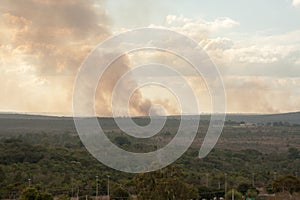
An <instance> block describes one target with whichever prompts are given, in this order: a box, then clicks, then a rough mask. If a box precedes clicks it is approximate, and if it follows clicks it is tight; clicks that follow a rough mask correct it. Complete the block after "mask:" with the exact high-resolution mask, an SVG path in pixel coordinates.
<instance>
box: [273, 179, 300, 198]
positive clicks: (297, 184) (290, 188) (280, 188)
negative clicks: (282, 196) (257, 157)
mask: <svg viewBox="0 0 300 200" xmlns="http://www.w3.org/2000/svg"><path fill="white" fill-rule="evenodd" d="M273 190H274V192H289V193H290V194H291V195H292V194H293V193H294V192H299V191H300V179H298V178H296V177H294V176H291V175H287V176H284V177H281V178H279V179H276V180H275V181H274V182H273Z"/></svg>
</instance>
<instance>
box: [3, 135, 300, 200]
mask: <svg viewBox="0 0 300 200" xmlns="http://www.w3.org/2000/svg"><path fill="white" fill-rule="evenodd" d="M111 140H112V141H113V142H115V143H116V144H117V145H119V146H120V147H123V148H129V146H134V142H133V141H131V140H129V139H126V137H124V136H122V135H119V134H115V135H113V134H112V135H111ZM138 148H139V150H141V151H144V149H141V148H146V150H149V149H155V148H156V147H153V146H152V144H151V143H150V144H147V145H146V144H145V145H144V144H140V145H138ZM197 156H198V149H192V148H191V149H189V150H188V151H187V152H186V153H185V154H184V156H183V157H181V158H180V159H179V160H177V161H176V163H174V164H172V165H171V166H169V167H167V168H165V169H163V170H158V171H156V172H152V173H146V174H138V175H135V174H127V173H123V172H118V171H115V170H113V169H110V168H108V167H106V166H104V165H102V164H101V163H99V162H98V161H97V160H96V159H94V158H93V157H92V156H91V155H90V154H89V153H88V152H87V151H86V149H85V148H84V146H83V145H82V144H81V142H80V140H79V138H78V137H77V136H76V135H74V134H71V133H64V134H24V135H20V136H16V137H13V138H10V137H6V138H2V139H1V140H0V198H14V197H21V196H22V195H23V196H24V191H27V192H28V190H29V191H31V192H32V191H33V192H34V193H35V194H37V196H38V194H39V195H48V197H47V198H50V196H52V197H53V196H62V197H72V196H77V195H78V196H85V195H89V196H95V195H96V188H97V185H98V188H99V189H98V194H99V195H107V191H108V176H109V182H110V191H111V196H112V198H111V199H113V198H114V197H115V199H117V198H118V197H124V198H125V199H126V198H129V196H131V195H137V196H138V197H139V199H152V196H151V195H152V194H155V195H157V198H156V199H174V198H175V199H200V198H207V199H209V198H212V196H224V194H225V190H226V192H230V191H231V189H232V188H235V189H236V190H237V194H238V193H241V194H242V195H250V194H251V195H257V191H256V190H255V188H258V187H265V188H266V189H267V191H268V192H269V193H273V192H279V191H282V190H285V191H290V192H291V193H292V192H296V191H299V188H300V187H299V179H297V178H296V176H298V174H297V173H298V172H299V171H298V170H299V166H300V153H299V150H298V149H297V148H293V147H290V148H289V149H288V151H285V152H273V153H271V154H265V153H261V152H259V151H256V150H253V149H252V150H251V149H247V150H240V151H233V150H229V149H215V150H213V151H212V152H211V153H210V154H209V156H207V157H206V158H204V159H199V158H198V157H197ZM96 176H98V177H97V178H96ZM29 186H30V187H29ZM28 187H29V189H28ZM26 188H27V189H26ZM30 188H34V189H31V190H30ZM187 191H188V192H187ZM183 195H188V196H183ZM39 198H40V197H39ZM45 198H46V197H45ZM236 199H238V197H237V198H236Z"/></svg>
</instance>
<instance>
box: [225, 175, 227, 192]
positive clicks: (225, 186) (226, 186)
mask: <svg viewBox="0 0 300 200" xmlns="http://www.w3.org/2000/svg"><path fill="white" fill-rule="evenodd" d="M224 186H225V195H226V193H227V174H226V173H225V184H224Z"/></svg>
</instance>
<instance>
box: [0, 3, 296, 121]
mask: <svg viewBox="0 0 300 200" xmlns="http://www.w3.org/2000/svg"><path fill="white" fill-rule="evenodd" d="M140 27H156V28H166V29H170V30H172V31H176V32H179V33H181V34H184V35H186V36H188V37H190V38H192V39H193V40H194V41H196V42H197V43H198V44H199V46H200V47H201V48H203V49H204V50H205V51H206V52H207V54H208V55H209V57H210V58H211V59H212V61H213V62H214V63H215V64H216V66H217V67H218V69H219V71H220V74H221V76H222V79H223V82H224V86H225V92H226V111H227V112H228V113H284V112H296V111H299V110H300V90H299V88H300V37H299V35H300V1H299V0H273V1H261V0H242V1H237V0H235V1H233V0H226V1H224V0H218V1H217V0H210V1H204V0H187V1H181V0H164V1H159V0H143V1H140V0H122V1H119V0H107V1H103V0H86V1H84V0H65V1H59V0H1V2H0V73H1V76H0V91H1V92H0V112H22V113H41V114H57V115H71V114H72V95H73V88H74V82H75V80H76V75H77V73H78V71H79V70H80V66H81V64H82V62H83V61H84V60H85V58H86V57H87V56H88V55H89V53H90V52H91V50H92V49H94V48H95V47H96V46H97V45H98V44H99V43H101V42H103V41H104V40H106V39H108V38H110V37H112V36H114V35H116V34H119V33H123V32H125V31H128V30H131V29H135V28H140ZM145 60H147V61H149V62H152V61H156V62H165V63H166V64H170V65H171V64H174V65H175V68H176V67H177V68H182V69H185V68H188V67H189V66H188V64H187V63H183V62H181V61H180V60H179V58H175V57H172V55H167V54H162V53H161V52H159V53H157V52H155V53H153V52H137V53H132V54H130V55H129V54H128V55H125V56H123V57H122V58H120V59H119V60H118V61H117V62H116V63H115V64H113V66H112V67H111V69H110V70H109V71H108V72H107V74H106V77H105V78H104V79H103V80H102V84H100V85H101V87H100V86H99V88H98V89H97V95H96V105H95V109H96V110H97V111H96V112H97V114H98V115H102V116H110V115H111V112H112V110H111V109H112V108H110V105H111V103H110V102H111V99H112V95H111V94H110V93H112V90H113V86H114V85H115V84H116V83H117V81H118V79H119V78H120V77H121V76H122V74H124V73H126V72H127V71H130V70H131V69H133V68H134V66H137V65H139V64H141V63H143V62H144V61H145ZM148 78H149V77H148ZM186 78H187V80H188V81H187V82H188V84H190V85H191V88H192V89H193V90H194V92H195V94H196V96H197V97H198V104H199V105H200V108H201V109H200V110H201V111H200V112H205V113H207V112H211V107H212V105H211V99H210V94H209V91H208V89H207V88H206V87H205V83H203V80H202V79H201V78H199V77H197V76H194V75H193V73H191V74H190V75H188V76H187V77H186ZM144 79H145V77H144V76H142V75H140V74H133V75H132V76H131V77H130V79H129V80H127V82H126V83H124V86H122V91H123V92H124V93H126V92H129V91H130V90H129V89H128V85H130V86H131V87H136V86H138V85H139V84H140V83H141V81H142V80H144ZM160 79H162V80H168V82H170V83H172V84H173V85H175V86H177V85H178V87H179V86H182V83H181V82H180V81H179V80H178V79H176V78H174V77H170V76H164V75H161V76H160ZM100 83H101V82H100ZM159 104H161V105H162V106H163V107H164V108H165V110H166V113H167V114H178V112H179V111H178V109H179V108H178V102H176V98H174V95H172V94H171V93H170V91H167V90H166V88H163V87H159V86H157V85H156V86H151V87H144V88H141V89H140V90H139V91H136V92H135V93H134V95H133V97H132V98H131V100H130V110H131V111H130V112H131V113H132V114H133V115H146V114H147V113H149V110H150V108H151V107H152V106H153V105H159ZM187 104H189V103H188V102H187ZM87 106H91V105H87ZM189 109H190V113H193V112H194V111H193V108H192V107H191V108H189ZM193 114H194V113H193Z"/></svg>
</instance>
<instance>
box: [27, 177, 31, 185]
mask: <svg viewBox="0 0 300 200" xmlns="http://www.w3.org/2000/svg"><path fill="white" fill-rule="evenodd" d="M30 186H31V179H30V178H29V179H28V187H30Z"/></svg>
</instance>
